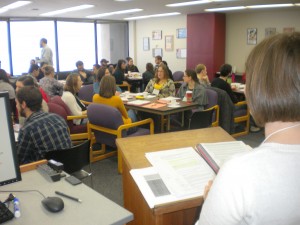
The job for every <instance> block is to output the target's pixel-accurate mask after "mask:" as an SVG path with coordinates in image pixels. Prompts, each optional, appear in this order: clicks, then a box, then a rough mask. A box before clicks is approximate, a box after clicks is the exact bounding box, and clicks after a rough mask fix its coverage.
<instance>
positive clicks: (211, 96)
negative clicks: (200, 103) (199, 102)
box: [205, 88, 220, 127]
mask: <svg viewBox="0 0 300 225" xmlns="http://www.w3.org/2000/svg"><path fill="white" fill-rule="evenodd" d="M205 91H206V95H207V98H208V104H207V108H206V109H209V108H212V107H213V108H215V111H214V112H213V116H212V126H213V127H217V126H219V116H220V108H219V105H218V93H217V92H216V91H214V90H212V89H208V88H206V89H205Z"/></svg>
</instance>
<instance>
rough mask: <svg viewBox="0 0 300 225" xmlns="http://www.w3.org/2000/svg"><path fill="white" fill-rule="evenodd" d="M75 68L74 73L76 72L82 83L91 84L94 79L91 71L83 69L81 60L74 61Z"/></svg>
mask: <svg viewBox="0 0 300 225" xmlns="http://www.w3.org/2000/svg"><path fill="white" fill-rule="evenodd" d="M76 67H77V69H76V70H74V71H73V72H74V73H78V74H79V75H80V78H81V80H82V82H83V84H92V83H93V81H94V77H93V74H92V72H91V71H88V70H86V69H84V65H83V62H82V61H77V62H76Z"/></svg>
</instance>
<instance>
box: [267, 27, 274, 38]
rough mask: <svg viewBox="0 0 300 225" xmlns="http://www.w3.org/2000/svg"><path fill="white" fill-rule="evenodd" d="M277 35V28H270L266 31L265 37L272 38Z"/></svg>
mask: <svg viewBox="0 0 300 225" xmlns="http://www.w3.org/2000/svg"><path fill="white" fill-rule="evenodd" d="M275 34H276V28H275V27H268V28H266V29H265V37H266V38H268V37H271V36H273V35H275Z"/></svg>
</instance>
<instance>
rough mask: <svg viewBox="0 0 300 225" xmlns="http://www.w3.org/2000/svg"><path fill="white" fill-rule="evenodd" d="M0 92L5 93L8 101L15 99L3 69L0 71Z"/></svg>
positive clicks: (13, 91)
mask: <svg viewBox="0 0 300 225" xmlns="http://www.w3.org/2000/svg"><path fill="white" fill-rule="evenodd" d="M0 91H7V92H8V95H9V99H10V100H14V99H15V98H16V94H15V90H14V88H13V86H12V85H11V83H10V82H9V79H8V77H7V73H6V71H5V70H3V69H0Z"/></svg>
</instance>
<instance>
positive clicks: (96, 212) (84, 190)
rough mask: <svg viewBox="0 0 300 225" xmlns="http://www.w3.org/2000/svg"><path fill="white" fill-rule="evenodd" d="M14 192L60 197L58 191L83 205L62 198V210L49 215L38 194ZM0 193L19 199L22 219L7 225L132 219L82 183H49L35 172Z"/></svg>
mask: <svg viewBox="0 0 300 225" xmlns="http://www.w3.org/2000/svg"><path fill="white" fill-rule="evenodd" d="M13 190H39V191H40V192H42V193H43V194H44V195H45V196H46V197H48V196H57V197H60V196H58V195H56V194H55V193H54V191H61V192H63V193H65V194H69V195H71V196H74V197H77V198H79V199H81V200H82V203H79V202H76V201H73V200H71V199H67V198H64V197H61V198H62V199H63V201H64V204H65V207H64V209H63V210H62V211H60V212H58V213H51V212H49V211H47V210H46V209H45V208H44V207H43V206H42V203H41V201H42V199H43V197H42V196H41V195H40V194H39V193H37V192H23V193H15V192H14V191H13ZM0 191H9V193H13V194H15V195H16V196H17V197H18V198H19V200H20V208H21V217H20V218H17V219H16V218H14V219H12V220H10V221H8V222H6V223H5V224H7V225H11V224H13V225H18V224H22V225H29V224H43V225H53V224H55V225H65V224H76V225H80V224H82V225H89V224H90V225H97V224H98V225H107V224H114V225H122V224H124V223H127V222H129V221H131V220H133V215H132V213H131V212H128V211H127V210H126V209H124V208H122V207H121V206H119V205H117V204H116V203H114V202H112V201H111V200H109V199H107V198H105V197H104V196H102V195H101V194H99V193H97V192H96V191H94V190H93V189H91V188H89V187H87V186H86V185H85V184H79V185H76V186H72V185H71V184H69V183H68V182H67V181H65V180H64V179H63V178H62V180H60V181H58V182H50V181H48V180H47V179H45V178H44V177H43V176H42V175H41V174H40V173H39V172H37V171H36V170H32V171H29V172H25V173H22V181H19V182H16V183H12V184H9V185H5V186H2V187H0ZM9 193H4V192H0V199H1V200H2V201H3V200H5V199H6V198H7V196H8V195H9Z"/></svg>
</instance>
